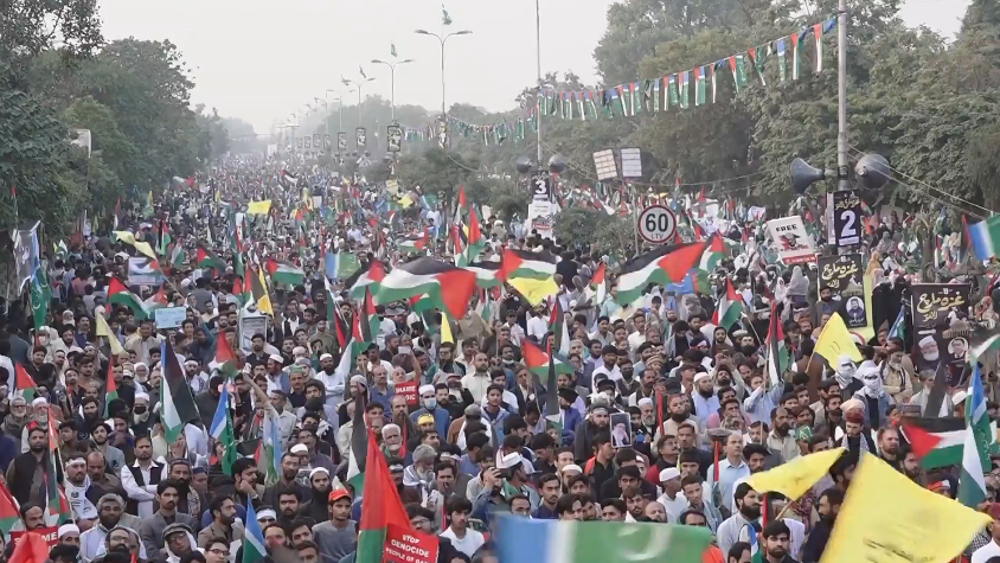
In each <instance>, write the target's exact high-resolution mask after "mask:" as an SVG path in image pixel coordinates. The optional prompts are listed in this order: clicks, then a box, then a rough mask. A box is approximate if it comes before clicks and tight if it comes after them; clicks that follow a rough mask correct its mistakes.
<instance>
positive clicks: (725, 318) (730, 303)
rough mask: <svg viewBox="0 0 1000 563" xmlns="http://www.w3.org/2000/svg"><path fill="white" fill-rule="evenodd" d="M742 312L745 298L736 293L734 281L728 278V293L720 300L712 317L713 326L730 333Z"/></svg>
mask: <svg viewBox="0 0 1000 563" xmlns="http://www.w3.org/2000/svg"><path fill="white" fill-rule="evenodd" d="M742 312H743V297H742V296H741V295H740V294H739V293H737V292H736V288H735V287H733V282H732V280H730V279H729V278H726V292H725V293H724V294H723V295H722V297H720V298H719V304H718V306H717V307H716V308H715V313H714V314H713V315H712V324H714V325H715V326H721V327H722V328H724V329H726V332H729V329H730V328H732V326H733V325H734V324H736V323H737V322H738V321H739V320H740V314H741V313H742Z"/></svg>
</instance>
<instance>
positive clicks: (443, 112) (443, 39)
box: [438, 37, 448, 115]
mask: <svg viewBox="0 0 1000 563" xmlns="http://www.w3.org/2000/svg"><path fill="white" fill-rule="evenodd" d="M438 39H441V115H446V111H445V107H446V106H445V103H444V94H445V91H444V42H445V41H447V40H448V38H447V37H443V38H441V37H439V38H438Z"/></svg>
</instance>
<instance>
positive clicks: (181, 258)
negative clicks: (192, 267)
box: [167, 241, 188, 268]
mask: <svg viewBox="0 0 1000 563" xmlns="http://www.w3.org/2000/svg"><path fill="white" fill-rule="evenodd" d="M187 259H188V256H187V250H184V245H183V244H181V243H180V241H178V242H175V243H173V244H171V245H170V248H168V249H167V265H169V266H170V267H171V268H177V267H179V266H181V265H183V264H184V263H185V262H187Z"/></svg>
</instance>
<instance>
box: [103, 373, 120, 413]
mask: <svg viewBox="0 0 1000 563" xmlns="http://www.w3.org/2000/svg"><path fill="white" fill-rule="evenodd" d="M114 367H115V365H114V363H113V362H108V380H107V382H106V383H105V385H106V387H105V392H104V418H105V419H107V418H109V417H110V416H111V415H110V414H108V405H109V404H110V403H111V401H114V400H115V399H117V398H118V384H117V383H115V376H114V374H115V370H114Z"/></svg>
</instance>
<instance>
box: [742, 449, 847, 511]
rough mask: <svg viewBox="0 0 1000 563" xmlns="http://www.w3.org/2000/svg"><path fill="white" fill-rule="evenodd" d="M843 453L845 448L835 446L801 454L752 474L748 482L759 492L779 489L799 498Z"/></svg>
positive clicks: (790, 496)
mask: <svg viewBox="0 0 1000 563" xmlns="http://www.w3.org/2000/svg"><path fill="white" fill-rule="evenodd" d="M842 453H844V448H835V449H832V450H827V451H825V452H817V453H814V454H809V455H805V456H800V457H797V458H795V459H793V460H792V461H790V462H788V463H785V464H782V465H779V466H778V467H775V468H774V469H771V470H769V471H764V472H762V473H756V474H754V475H752V476H751V477H750V478H749V479H747V484H748V485H750V486H751V487H753V490H755V491H757V492H758V493H770V492H772V491H777V492H779V493H781V494H783V495H785V496H786V497H788V498H789V499H790V500H798V499H799V497H801V496H802V495H804V494H806V492H808V491H809V489H810V488H811V487H812V486H813V485H815V484H816V482H817V481H819V480H820V479H822V478H823V476H824V475H826V474H827V472H828V471H829V470H830V466H831V465H833V462H835V461H837V458H839V457H840V454H842Z"/></svg>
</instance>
